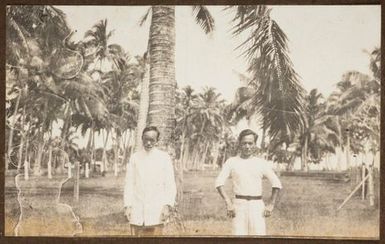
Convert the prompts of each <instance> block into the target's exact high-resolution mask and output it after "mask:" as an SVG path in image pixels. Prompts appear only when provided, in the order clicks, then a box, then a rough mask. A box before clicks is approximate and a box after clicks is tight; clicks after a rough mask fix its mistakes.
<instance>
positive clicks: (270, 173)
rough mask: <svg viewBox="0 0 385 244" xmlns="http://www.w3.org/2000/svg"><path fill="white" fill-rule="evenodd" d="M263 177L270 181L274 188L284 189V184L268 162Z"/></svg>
mask: <svg viewBox="0 0 385 244" xmlns="http://www.w3.org/2000/svg"><path fill="white" fill-rule="evenodd" d="M264 169H265V170H264V173H263V175H264V176H266V178H267V179H268V180H269V181H270V183H271V186H272V187H273V188H279V189H282V183H281V181H280V179H279V178H278V176H277V174H276V173H275V172H274V170H273V167H271V166H270V165H269V164H268V162H265V167H264Z"/></svg>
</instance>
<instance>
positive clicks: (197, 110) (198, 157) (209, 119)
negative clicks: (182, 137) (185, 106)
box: [191, 87, 225, 169]
mask: <svg viewBox="0 0 385 244" xmlns="http://www.w3.org/2000/svg"><path fill="white" fill-rule="evenodd" d="M197 102H198V103H197V105H196V107H193V109H192V111H191V123H192V124H193V128H194V129H193V134H192V135H191V137H192V138H193V139H194V143H193V144H194V145H195V147H194V151H193V152H194V155H193V162H192V163H193V165H194V166H193V167H194V168H196V169H201V168H202V167H203V163H204V162H205V160H206V156H207V155H208V153H209V150H210V148H211V147H212V144H213V143H217V142H218V141H219V139H220V136H221V135H222V132H223V127H224V120H223V109H224V107H225V105H224V100H223V99H222V98H221V94H220V93H217V92H216V90H215V88H213V87H204V88H203V91H202V92H201V93H199V94H198V100H197ZM198 162H200V163H201V164H200V165H199V164H198Z"/></svg>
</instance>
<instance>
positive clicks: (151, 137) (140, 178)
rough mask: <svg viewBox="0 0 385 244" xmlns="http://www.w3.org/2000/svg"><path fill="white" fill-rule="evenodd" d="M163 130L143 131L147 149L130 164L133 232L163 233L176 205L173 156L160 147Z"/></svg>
mask: <svg viewBox="0 0 385 244" xmlns="http://www.w3.org/2000/svg"><path fill="white" fill-rule="evenodd" d="M159 136H160V133H159V131H158V129H157V128H156V127H154V126H150V127H146V128H145V129H144V130H143V133H142V142H143V150H140V151H138V152H136V153H134V154H133V155H132V156H131V158H130V160H129V163H128V165H127V173H126V181H125V187H124V208H125V215H126V217H127V219H128V221H129V222H130V225H131V231H132V234H133V235H137V236H142V235H161V234H162V230H163V227H164V224H165V222H166V221H167V219H168V217H169V215H170V211H171V210H172V207H173V206H174V205H175V197H176V184H175V178H174V169H173V165H172V160H171V157H170V156H169V155H168V154H167V153H166V152H164V151H161V150H159V149H158V148H156V143H157V142H158V140H159Z"/></svg>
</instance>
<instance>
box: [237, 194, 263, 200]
mask: <svg viewBox="0 0 385 244" xmlns="http://www.w3.org/2000/svg"><path fill="white" fill-rule="evenodd" d="M235 198H237V199H244V200H247V201H250V200H261V199H262V196H244V195H235Z"/></svg>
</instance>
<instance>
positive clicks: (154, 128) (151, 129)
mask: <svg viewBox="0 0 385 244" xmlns="http://www.w3.org/2000/svg"><path fill="white" fill-rule="evenodd" d="M147 131H155V132H156V134H157V136H156V139H157V140H159V136H160V132H159V130H158V128H156V127H155V126H147V127H146V128H144V130H143V132H142V138H143V135H144V133H146V132H147Z"/></svg>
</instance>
